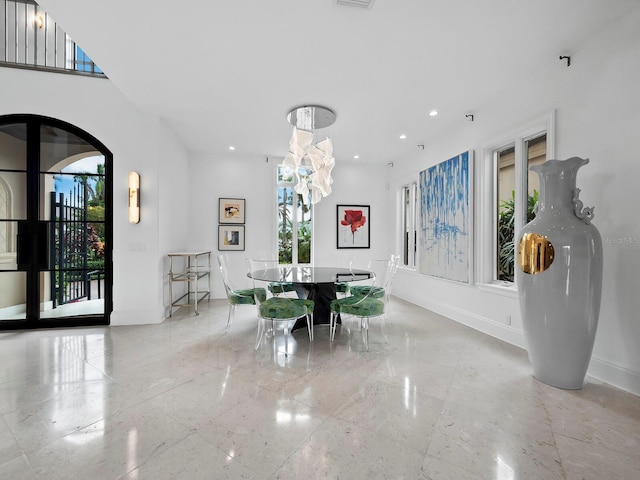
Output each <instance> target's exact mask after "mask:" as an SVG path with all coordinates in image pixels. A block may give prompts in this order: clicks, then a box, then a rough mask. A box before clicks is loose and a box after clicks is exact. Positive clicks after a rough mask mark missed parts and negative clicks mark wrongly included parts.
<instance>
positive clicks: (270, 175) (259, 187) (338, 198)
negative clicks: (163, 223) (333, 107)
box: [189, 138, 391, 298]
mask: <svg viewBox="0 0 640 480" xmlns="http://www.w3.org/2000/svg"><path fill="white" fill-rule="evenodd" d="M283 142H285V145H286V142H287V139H286V138H285V139H283ZM277 161H278V159H274V158H270V159H269V161H268V162H267V161H266V157H251V158H248V157H243V156H241V155H238V154H237V153H236V152H231V153H229V154H227V155H226V156H225V157H223V158H214V157H212V156H206V155H199V156H194V157H193V158H192V159H191V161H190V167H189V170H190V177H189V192H190V198H189V204H190V209H189V225H190V228H189V237H190V239H191V243H190V244H189V247H190V248H192V249H204V250H212V251H213V252H214V253H215V254H216V255H217V254H218V253H219V252H218V231H217V229H218V198H220V197H230V198H244V199H246V209H247V210H246V219H245V220H246V223H245V251H239V252H227V254H228V256H229V259H230V262H233V263H234V264H235V265H239V266H242V265H243V262H244V259H245V258H265V257H267V258H275V257H276V249H277V246H276V242H275V238H276V237H275V236H276V232H275V225H276V221H277V217H276V215H277V210H276V187H275V166H276V164H277ZM387 168H388V167H386V166H384V167H382V166H379V165H377V166H368V165H365V164H362V163H355V162H345V161H341V160H340V158H337V159H336V166H335V168H334V170H333V177H334V184H333V193H332V194H331V195H329V196H328V197H326V198H324V199H322V201H321V202H320V203H318V204H316V205H315V206H314V209H315V210H314V212H315V213H314V215H315V216H314V262H315V264H316V265H335V264H337V263H338V261H339V257H340V254H341V253H342V252H344V251H345V250H338V249H337V248H336V227H335V225H336V205H338V204H358V205H370V206H371V209H370V210H371V217H372V218H371V219H370V222H371V248H370V249H357V250H350V251H349V252H350V253H354V254H355V255H356V256H357V257H359V258H361V259H362V260H363V261H366V259H368V258H372V257H373V258H381V257H385V256H387V255H389V254H390V253H391V250H390V248H391V247H390V244H389V242H388V235H387V234H386V232H387V230H388V228H389V226H388V224H387V220H388V218H389V211H388V208H389V205H388V202H387V199H386V193H387V185H386V182H387V178H386V175H387V173H388V172H387V170H386V169H387ZM216 265H217V264H216ZM213 290H214V292H213V296H214V297H216V298H223V297H224V289H223V287H222V283H221V281H220V278H219V275H215V276H214V281H213Z"/></svg>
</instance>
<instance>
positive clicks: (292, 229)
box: [277, 165, 313, 265]
mask: <svg viewBox="0 0 640 480" xmlns="http://www.w3.org/2000/svg"><path fill="white" fill-rule="evenodd" d="M310 174H311V170H310V169H309V168H307V167H300V168H299V169H298V175H300V176H303V177H305V176H308V175H310ZM296 181H297V178H296V175H295V172H294V171H293V170H292V169H291V168H290V167H285V166H283V165H278V168H277V182H278V263H281V264H294V265H297V264H310V263H311V253H312V250H311V247H312V237H313V236H312V233H313V222H312V219H313V209H312V205H311V194H310V193H308V194H307V198H306V202H304V201H303V200H304V199H303V198H302V195H300V194H299V193H297V192H296V191H295V190H294V188H293V187H294V186H295V184H296Z"/></svg>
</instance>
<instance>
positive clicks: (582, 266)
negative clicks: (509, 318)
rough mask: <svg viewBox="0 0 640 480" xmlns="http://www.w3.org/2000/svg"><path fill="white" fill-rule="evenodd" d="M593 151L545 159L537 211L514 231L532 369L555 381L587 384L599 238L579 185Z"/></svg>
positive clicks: (596, 302)
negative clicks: (578, 178) (587, 155)
mask: <svg viewBox="0 0 640 480" xmlns="http://www.w3.org/2000/svg"><path fill="white" fill-rule="evenodd" d="M587 163H589V159H583V158H578V157H572V158H569V159H567V160H548V161H546V162H545V163H543V164H540V165H535V166H532V167H530V170H532V171H534V172H536V173H537V174H538V177H539V178H540V195H539V198H538V208H537V214H536V218H535V219H534V220H533V221H531V222H529V223H528V224H527V225H525V226H524V227H523V229H522V231H520V233H519V234H518V236H517V239H516V245H517V246H518V253H517V257H516V264H517V266H516V268H515V271H516V282H517V285H518V292H519V295H520V310H521V313H522V322H523V327H524V334H525V339H526V342H527V348H528V352H529V360H530V361H531V364H532V365H533V374H534V376H535V377H536V378H537V379H538V380H540V381H542V382H544V383H546V384H548V385H552V386H554V387H559V388H566V389H579V388H582V385H583V383H584V377H585V375H586V372H587V367H588V366H589V360H590V359H591V352H592V350H593V342H594V340H595V335H596V329H597V326H598V315H599V313H600V296H601V291H602V239H601V237H600V233H599V232H598V230H597V229H596V227H595V226H593V225H592V224H591V219H592V218H593V208H584V207H583V205H582V202H581V201H580V199H579V193H580V190H579V189H577V188H576V175H577V173H578V169H579V168H580V167H581V166H583V165H586V164H587Z"/></svg>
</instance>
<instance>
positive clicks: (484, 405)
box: [0, 298, 640, 480]
mask: <svg viewBox="0 0 640 480" xmlns="http://www.w3.org/2000/svg"><path fill="white" fill-rule="evenodd" d="M237 310H238V312H237V314H238V316H237V318H236V321H235V322H234V323H233V325H232V326H231V328H230V329H229V331H228V332H225V324H226V318H227V317H226V316H227V305H226V302H225V301H222V300H212V301H211V302H209V303H205V304H203V305H202V306H201V313H200V315H199V316H195V315H193V313H192V312H191V311H189V310H186V309H184V310H180V311H178V312H176V313H175V314H174V317H173V318H171V319H168V320H166V321H165V322H163V323H162V324H159V325H142V326H126V327H125V326H122V327H111V328H108V327H107V328H102V327H100V328H77V329H54V330H39V331H23V332H8V333H1V334H0V358H1V361H0V414H1V416H2V417H1V419H0V478H1V479H11V480H17V479H25V480H27V479H29V480H31V479H39V480H40V479H46V480H53V479H83V480H84V479H123V480H124V479H126V480H138V479H140V480H141V479H187V480H191V479H226V478H228V479H245V478H246V479H317V478H332V479H378V478H380V479H387V478H389V479H415V480H418V479H422V480H425V479H434V480H435V479H448V480H465V479H495V480H512V479H513V480H514V479H525V480H530V479H535V480H539V479H541V480H546V479H594V480H610V479H629V480H631V479H638V478H640V398H639V397H636V396H633V395H631V394H628V393H625V392H622V391H620V390H617V389H615V388H613V387H611V386H608V385H605V384H602V383H599V382H597V381H594V380H592V379H587V383H586V384H585V387H584V388H583V389H582V390H579V391H564V390H559V389H555V388H552V387H549V386H546V385H544V384H541V383H539V382H538V381H536V380H535V379H534V378H533V377H532V376H531V368H530V365H529V363H528V360H527V355H526V352H525V351H523V350H521V349H519V348H517V347H514V346H511V345H508V344H505V343H503V342H501V341H499V340H496V339H494V338H491V337H488V336H486V335H483V334H481V333H479V332H477V331H474V330H472V329H469V328H467V327H465V326H462V325H460V324H457V323H455V322H453V321H451V320H448V319H446V318H444V317H441V316H439V315H436V314H434V313H432V312H429V311H426V310H424V309H421V308H419V307H416V306H414V305H411V304H409V303H406V302H404V301H401V300H398V299H395V298H394V299H392V302H391V309H390V310H391V311H390V313H389V314H388V316H387V318H386V320H385V322H384V326H383V327H382V328H381V327H380V324H379V323H378V322H376V321H372V327H371V332H370V336H369V342H370V349H369V351H368V352H367V351H365V350H364V349H363V348H362V339H361V337H360V334H359V332H358V331H357V329H356V328H355V325H352V324H351V323H350V322H345V324H344V325H343V326H342V327H339V329H338V331H337V333H336V341H335V342H334V343H333V344H330V343H329V341H328V335H329V328H328V326H319V327H316V329H315V341H314V342H313V343H311V344H310V343H309V340H308V337H307V334H306V331H305V330H304V329H301V330H298V331H296V332H294V333H293V335H292V336H291V338H290V341H289V354H288V355H287V356H285V355H284V353H283V348H284V346H283V343H282V332H280V331H277V332H276V335H275V341H274V340H273V337H271V338H270V339H268V341H267V342H266V343H264V344H263V345H261V347H260V348H259V349H258V350H257V351H255V350H254V348H253V347H254V341H255V334H256V321H255V317H254V313H255V311H254V310H253V307H244V308H238V309H237Z"/></svg>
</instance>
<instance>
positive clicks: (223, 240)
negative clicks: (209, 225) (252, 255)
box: [218, 225, 244, 250]
mask: <svg viewBox="0 0 640 480" xmlns="http://www.w3.org/2000/svg"><path fill="white" fill-rule="evenodd" d="M218 250H244V225H218Z"/></svg>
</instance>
